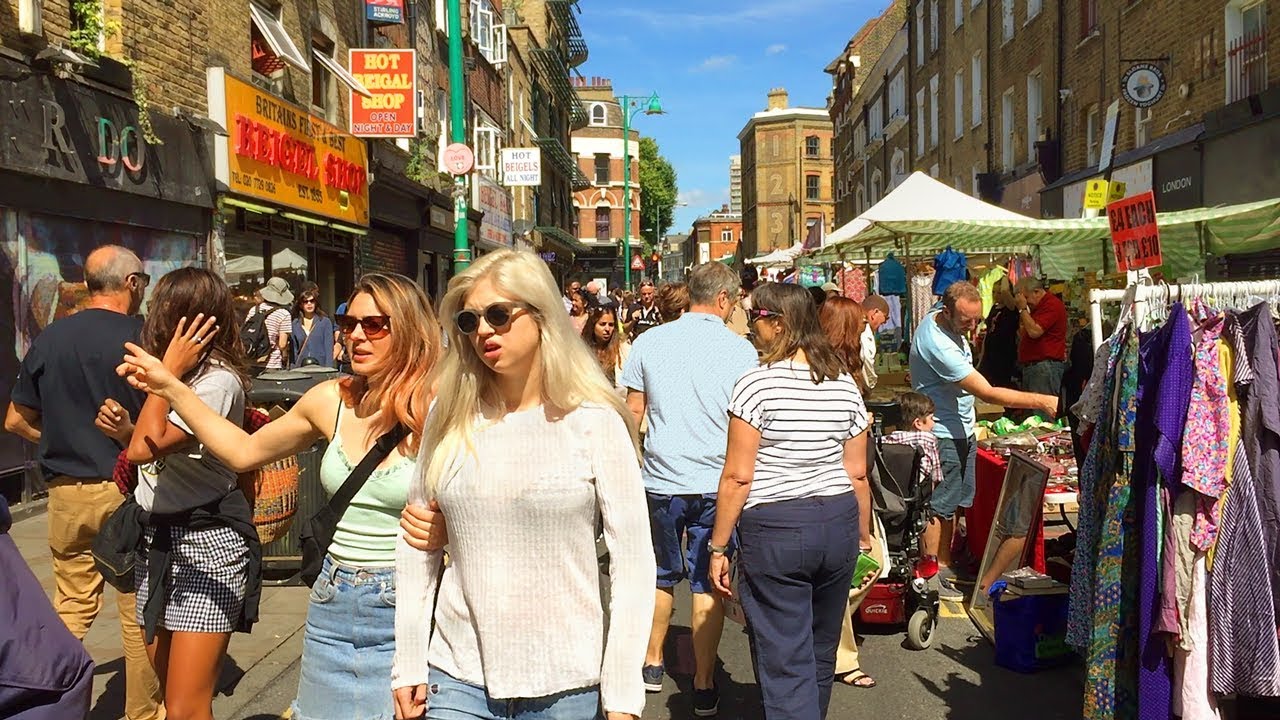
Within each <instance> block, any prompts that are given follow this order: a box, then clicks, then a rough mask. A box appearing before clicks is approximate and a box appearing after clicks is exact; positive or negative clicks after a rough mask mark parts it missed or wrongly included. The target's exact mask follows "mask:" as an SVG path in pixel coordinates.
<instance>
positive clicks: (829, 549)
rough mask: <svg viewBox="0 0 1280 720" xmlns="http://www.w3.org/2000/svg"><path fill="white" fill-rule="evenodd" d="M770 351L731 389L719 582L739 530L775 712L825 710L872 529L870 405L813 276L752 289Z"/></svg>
mask: <svg viewBox="0 0 1280 720" xmlns="http://www.w3.org/2000/svg"><path fill="white" fill-rule="evenodd" d="M750 320H751V322H752V324H753V325H754V328H753V331H754V333H753V334H754V336H755V339H756V342H757V344H758V345H759V347H760V349H761V351H762V358H761V360H762V363H761V366H760V367H759V368H756V369H753V370H749V371H747V372H746V373H745V374H744V375H743V376H742V378H741V379H740V380H738V383H737V385H736V386H735V387H734V389H733V396H732V399H731V400H730V401H729V416H730V419H729V440H728V449H727V451H726V457H725V465H724V472H723V473H722V475H721V478H720V488H719V493H718V495H717V497H716V522H715V529H714V530H713V531H712V533H711V541H710V545H709V546H710V550H711V553H712V556H711V570H710V576H711V583H712V585H713V586H714V587H715V589H716V592H717V593H719V594H721V595H722V596H725V597H732V591H731V590H730V580H729V558H728V555H727V553H728V549H729V548H728V546H729V542H730V538H731V537H732V534H733V531H734V528H735V526H736V528H737V530H738V549H739V553H740V555H739V557H740V558H741V565H740V567H739V573H740V575H741V578H740V582H739V584H738V591H739V592H740V593H741V594H742V607H743V609H744V610H745V612H746V615H747V631H748V632H749V633H750V635H751V641H752V648H753V650H754V653H753V654H754V657H755V661H756V662H755V667H756V680H757V682H758V683H759V684H760V690H761V693H762V695H763V697H764V710H765V717H766V718H767V719H768V720H781V719H783V718H787V719H789V718H823V717H826V714H827V707H828V706H829V704H830V701H831V685H832V678H833V675H834V666H835V656H836V646H837V644H838V642H839V640H840V627H841V622H842V621H843V622H847V618H846V616H845V612H846V609H847V600H848V595H849V587H850V584H851V581H852V580H853V573H854V568H855V566H856V564H857V561H858V548H859V547H864V548H865V547H867V546H868V541H869V539H870V527H869V525H868V522H867V521H868V519H869V517H870V516H869V514H864V513H860V508H861V507H862V506H864V505H867V506H869V505H870V495H871V492H870V488H869V486H868V485H867V477H866V476H867V426H868V425H869V422H868V417H867V409H866V406H865V405H864V404H863V401H862V393H861V392H859V390H858V385H857V383H856V382H855V381H854V379H853V377H852V376H851V375H850V374H849V371H848V369H847V368H846V367H845V362H844V360H843V359H842V358H841V357H840V356H838V355H837V354H836V351H835V350H834V348H832V346H831V343H830V342H829V341H828V340H827V338H826V336H825V335H823V333H822V329H821V327H820V326H819V325H818V311H817V308H816V307H815V306H814V303H813V300H812V298H810V297H809V293H808V291H807V290H805V289H804V288H802V287H800V286H797V285H790V284H783V283H769V284H766V285H762V286H760V287H758V288H756V289H755V291H753V292H752V293H751V311H750Z"/></svg>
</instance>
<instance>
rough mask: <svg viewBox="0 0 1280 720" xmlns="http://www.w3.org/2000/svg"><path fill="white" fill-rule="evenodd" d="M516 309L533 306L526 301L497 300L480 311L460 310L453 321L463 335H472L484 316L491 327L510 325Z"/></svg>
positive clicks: (526, 308)
mask: <svg viewBox="0 0 1280 720" xmlns="http://www.w3.org/2000/svg"><path fill="white" fill-rule="evenodd" d="M516 310H532V308H531V307H529V306H528V305H526V304H524V303H517V302H496V303H494V304H492V305H490V306H489V307H487V308H485V309H484V310H480V311H476V310H459V311H458V312H456V313H454V316H453V323H454V324H455V325H457V326H458V330H459V331H460V332H461V333H462V334H463V335H471V334H472V333H475V332H476V331H478V330H479V329H480V318H482V317H483V318H484V321H485V322H487V323H489V327H491V328H494V329H495V330H496V329H498V328H505V327H506V326H507V325H509V324H510V323H511V319H512V317H514V316H515V314H516Z"/></svg>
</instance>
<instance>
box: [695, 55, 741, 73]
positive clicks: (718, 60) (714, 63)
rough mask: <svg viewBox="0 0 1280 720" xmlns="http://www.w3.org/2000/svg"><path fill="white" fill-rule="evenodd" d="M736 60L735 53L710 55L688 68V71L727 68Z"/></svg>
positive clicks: (709, 70) (711, 70)
mask: <svg viewBox="0 0 1280 720" xmlns="http://www.w3.org/2000/svg"><path fill="white" fill-rule="evenodd" d="M737 62H738V56H737V55H712V56H711V57H709V58H707V59H706V60H703V61H702V62H700V63H698V64H697V65H695V66H693V67H691V68H689V72H714V71H716V70H727V69H729V68H731V67H733V66H734V64H736V63H737Z"/></svg>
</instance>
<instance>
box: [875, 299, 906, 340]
mask: <svg viewBox="0 0 1280 720" xmlns="http://www.w3.org/2000/svg"><path fill="white" fill-rule="evenodd" d="M881 297H883V298H884V301H885V304H887V305H888V306H889V316H888V319H887V320H885V321H884V325H882V326H880V331H881V332H884V331H885V330H898V329H900V328H901V327H902V298H900V297H898V296H897V295H882V296H881Z"/></svg>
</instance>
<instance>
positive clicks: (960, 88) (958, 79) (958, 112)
mask: <svg viewBox="0 0 1280 720" xmlns="http://www.w3.org/2000/svg"><path fill="white" fill-rule="evenodd" d="M952 84H953V86H954V87H953V88H952V93H953V95H954V97H953V103H952V104H953V105H954V108H953V110H954V112H955V122H954V123H952V124H953V125H955V131H956V137H957V138H960V137H962V136H963V135H964V70H957V71H956V76H955V80H954V82H953V83H952Z"/></svg>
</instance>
